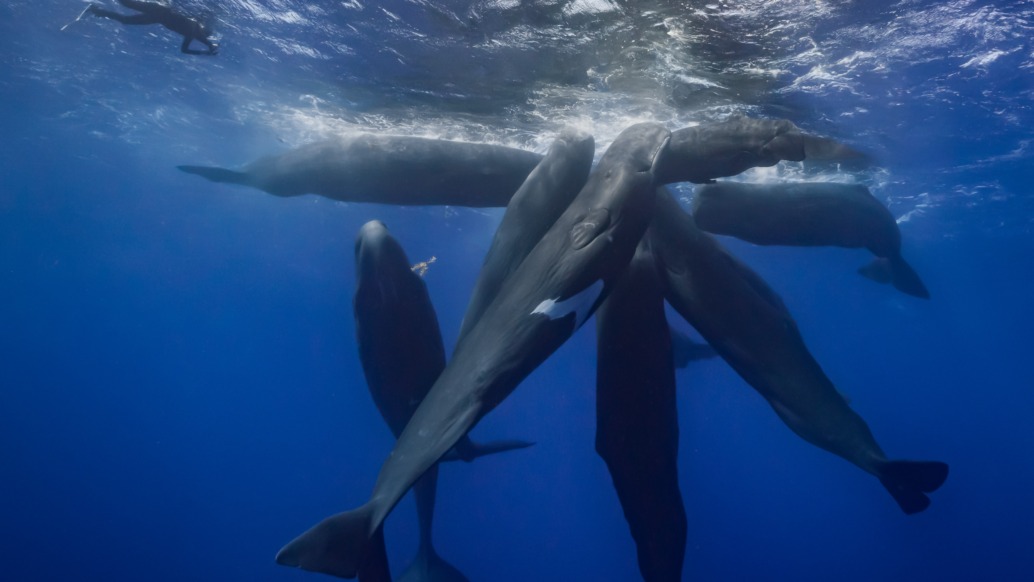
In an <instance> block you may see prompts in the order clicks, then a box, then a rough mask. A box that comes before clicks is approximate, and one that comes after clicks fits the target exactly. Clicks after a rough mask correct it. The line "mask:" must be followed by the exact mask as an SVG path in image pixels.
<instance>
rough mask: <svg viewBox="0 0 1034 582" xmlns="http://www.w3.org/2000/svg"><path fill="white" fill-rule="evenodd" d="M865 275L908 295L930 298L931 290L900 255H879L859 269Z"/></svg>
mask: <svg viewBox="0 0 1034 582" xmlns="http://www.w3.org/2000/svg"><path fill="white" fill-rule="evenodd" d="M858 273H859V274H860V275H862V276H863V277H866V278H868V279H872V280H873V281H876V282H877V283H890V284H891V285H893V286H894V288H895V289H897V290H898V291H901V292H902V293H904V294H906V295H911V296H913V297H919V298H920V299H929V298H930V292H929V291H928V290H927V289H926V285H924V284H923V281H922V279H920V278H919V275H918V274H917V273H916V272H915V270H913V269H912V267H911V266H910V265H909V264H908V263H906V262H905V259H902V258H901V257H900V256H897V257H892V258H883V257H877V258H876V259H874V260H873V261H872V262H871V263H869V264H868V265H866V266H864V267H862V268H861V269H858Z"/></svg>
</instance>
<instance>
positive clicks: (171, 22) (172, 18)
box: [62, 0, 219, 55]
mask: <svg viewBox="0 0 1034 582" xmlns="http://www.w3.org/2000/svg"><path fill="white" fill-rule="evenodd" d="M118 3H119V4H121V5H123V6H125V7H126V8H131V9H133V10H136V11H137V12H138V14H122V13H120V12H115V11H113V10H107V9H104V8H101V7H100V6H98V5H96V4H90V5H89V6H87V7H86V10H84V11H83V13H82V14H80V15H79V18H82V17H83V16H85V15H87V14H90V15H93V16H97V17H100V18H109V19H111V20H116V21H118V22H121V23H122V24H125V25H127V26H142V25H148V24H160V25H162V26H164V27H165V28H168V29H169V30H171V31H173V32H175V33H176V34H180V35H182V36H183V44H181V45H180V52H182V53H184V54H188V55H216V54H219V45H217V44H216V43H215V42H214V41H213V40H212V38H211V37H212V34H213V33H212V30H211V29H210V28H209V27H208V26H207V25H205V24H204V23H202V22H201V21H199V20H198V19H196V18H193V17H191V16H187V15H186V14H183V13H182V12H179V11H178V10H176V9H174V8H173V7H172V6H169V5H166V4H162V3H159V2H144V1H142V0H118ZM76 20H78V19H76ZM62 30H64V29H62ZM195 40H196V41H197V42H199V43H201V44H203V45H205V46H207V47H208V50H207V51H202V50H197V49H192V48H190V45H191V43H192V42H193V41H195Z"/></svg>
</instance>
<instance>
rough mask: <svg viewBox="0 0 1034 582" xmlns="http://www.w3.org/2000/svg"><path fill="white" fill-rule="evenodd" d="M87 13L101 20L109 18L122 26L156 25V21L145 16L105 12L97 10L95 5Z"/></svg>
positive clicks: (102, 9) (100, 9)
mask: <svg viewBox="0 0 1034 582" xmlns="http://www.w3.org/2000/svg"><path fill="white" fill-rule="evenodd" d="M89 13H90V14H92V15H94V16H99V17H101V18H110V19H111V20H117V21H119V22H121V23H122V24H127V25H130V26H132V25H141V24H158V20H156V19H155V18H153V17H151V16H149V15H147V14H121V13H119V12H114V11H112V10H105V9H104V8H99V7H98V6H97V5H96V4H93V5H91V6H90V10H89Z"/></svg>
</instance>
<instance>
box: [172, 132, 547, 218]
mask: <svg viewBox="0 0 1034 582" xmlns="http://www.w3.org/2000/svg"><path fill="white" fill-rule="evenodd" d="M541 158H542V156H540V155H538V154H535V153H532V152H526V151H524V150H519V149H515V148H508V147H504V146H497V145H489V144H480V143H467V142H459V141H449V140H442V139H428V138H420V137H406V136H392V135H371V134H358V135H354V136H349V137H342V138H339V139H334V140H330V141H323V142H317V143H312V144H309V145H305V146H302V147H300V148H297V149H294V150H291V151H288V152H285V153H283V154H279V155H275V156H268V157H265V158H261V159H259V160H256V161H254V162H252V163H250V164H248V165H247V166H245V167H244V168H243V169H241V170H239V171H238V170H228V169H225V168H216V167H209V166H178V167H179V169H181V170H183V171H184V172H187V173H190V174H197V175H199V176H203V177H205V178H208V179H209V180H212V181H213V182H228V183H231V184H243V185H245V186H251V187H253V188H258V189H260V190H264V191H266V192H268V193H270V194H274V195H276V196H299V195H302V194H319V195H321V196H326V197H327V198H331V199H333V200H341V201H345V202H376V203H379V204H399V205H428V204H430V205H438V204H442V205H457V206H474V207H489V206H506V203H507V202H508V201H509V200H510V197H511V196H513V193H514V192H516V191H517V188H519V187H520V185H521V184H522V183H523V182H524V179H525V178H526V177H527V176H528V173H529V172H531V171H532V169H534V168H535V165H536V164H538V163H539V160H540V159H541Z"/></svg>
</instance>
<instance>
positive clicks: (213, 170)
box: [176, 166, 249, 186]
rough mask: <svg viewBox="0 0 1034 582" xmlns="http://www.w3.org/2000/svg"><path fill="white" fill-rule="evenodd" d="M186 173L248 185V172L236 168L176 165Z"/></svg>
mask: <svg viewBox="0 0 1034 582" xmlns="http://www.w3.org/2000/svg"><path fill="white" fill-rule="evenodd" d="M176 167H177V168H179V169H180V170H182V171H184V172H186V173H188V174H196V175H198V176H201V177H202V178H207V179H208V180H211V181H213V182H227V183H230V184H244V185H246V186H247V185H249V180H248V174H246V173H244V172H238V171H237V170H228V169H226V168H217V167H215V166H176Z"/></svg>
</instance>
